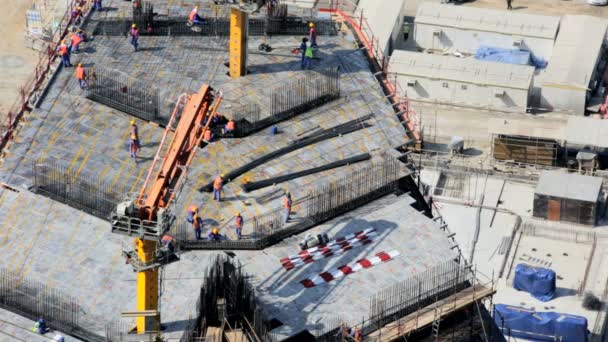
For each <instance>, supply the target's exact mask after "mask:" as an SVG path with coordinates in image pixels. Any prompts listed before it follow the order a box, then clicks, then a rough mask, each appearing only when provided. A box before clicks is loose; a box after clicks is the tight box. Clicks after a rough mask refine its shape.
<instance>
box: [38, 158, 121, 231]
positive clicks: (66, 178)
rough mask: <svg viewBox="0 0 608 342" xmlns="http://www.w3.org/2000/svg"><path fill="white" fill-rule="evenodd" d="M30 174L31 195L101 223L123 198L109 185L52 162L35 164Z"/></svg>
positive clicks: (41, 161)
mask: <svg viewBox="0 0 608 342" xmlns="http://www.w3.org/2000/svg"><path fill="white" fill-rule="evenodd" d="M32 171H33V174H34V186H33V191H34V192H36V193H38V194H41V195H44V196H47V197H49V198H51V199H54V200H56V201H58V202H61V203H65V204H67V205H69V206H71V207H74V208H76V209H79V210H82V211H84V212H86V213H89V214H91V215H93V216H97V217H99V218H101V219H103V220H108V218H109V215H110V213H111V212H112V210H114V209H115V208H116V205H118V203H119V202H120V200H121V199H122V196H120V195H119V194H118V193H116V192H115V190H114V189H113V188H112V186H110V185H109V184H106V183H104V182H102V181H101V180H100V179H99V178H97V177H95V176H88V175H82V174H79V172H78V171H74V170H70V169H69V168H67V167H65V166H62V165H60V164H58V163H56V162H53V161H45V160H37V161H34V163H33V164H32Z"/></svg>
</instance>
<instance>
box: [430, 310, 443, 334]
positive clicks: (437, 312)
mask: <svg viewBox="0 0 608 342" xmlns="http://www.w3.org/2000/svg"><path fill="white" fill-rule="evenodd" d="M434 311H435V312H434V317H433V324H432V325H431V329H432V332H433V341H437V339H438V337H439V323H441V313H442V311H443V306H442V305H440V306H438V307H435V309H434Z"/></svg>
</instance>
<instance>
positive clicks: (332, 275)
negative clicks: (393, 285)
mask: <svg viewBox="0 0 608 342" xmlns="http://www.w3.org/2000/svg"><path fill="white" fill-rule="evenodd" d="M398 256H399V252H398V251H390V252H380V253H378V254H376V256H374V257H371V258H365V259H361V260H358V261H356V262H354V263H352V264H350V265H344V266H340V267H338V268H336V269H335V270H333V271H331V272H323V273H320V274H319V275H318V276H316V277H313V278H308V279H304V280H302V281H300V283H301V284H302V285H304V287H306V288H309V287H313V286H316V285H319V284H323V283H328V282H330V281H332V280H334V279H338V278H342V277H343V276H345V275H348V274H351V273H354V272H357V271H360V270H362V269H365V268H370V267H372V266H374V265H377V264H379V263H382V262H387V261H389V260H392V259H395V258H396V257H398Z"/></svg>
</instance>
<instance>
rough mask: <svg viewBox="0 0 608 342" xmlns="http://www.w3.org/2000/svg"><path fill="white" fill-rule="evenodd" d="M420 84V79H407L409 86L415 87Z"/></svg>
mask: <svg viewBox="0 0 608 342" xmlns="http://www.w3.org/2000/svg"><path fill="white" fill-rule="evenodd" d="M417 84H418V81H416V80H413V81H407V86H408V87H415V86H416V85H417Z"/></svg>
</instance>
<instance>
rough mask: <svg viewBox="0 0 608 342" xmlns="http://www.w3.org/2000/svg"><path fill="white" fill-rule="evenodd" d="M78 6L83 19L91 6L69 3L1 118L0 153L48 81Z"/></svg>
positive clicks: (77, 1)
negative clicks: (13, 100) (31, 102)
mask: <svg viewBox="0 0 608 342" xmlns="http://www.w3.org/2000/svg"><path fill="white" fill-rule="evenodd" d="M78 6H81V7H82V12H83V17H86V15H87V14H88V13H89V11H90V9H91V4H90V3H89V2H88V1H86V0H72V1H71V3H70V4H69V5H68V8H67V11H66V12H65V13H64V15H63V17H62V19H61V21H60V23H59V28H58V29H57V32H56V33H55V34H54V35H53V37H52V38H51V42H50V43H49V44H48V46H47V49H46V51H42V52H41V53H40V57H39V59H38V63H37V64H36V68H35V69H34V72H33V73H32V74H31V75H30V76H29V77H28V78H27V80H26V81H25V84H24V85H23V86H22V87H21V88H20V89H19V95H18V96H17V99H16V100H15V102H14V103H13V105H12V106H11V108H10V109H9V111H8V115H7V116H6V118H1V119H2V120H3V121H4V123H2V126H0V151H2V150H3V149H4V147H5V146H6V144H7V143H8V142H9V141H10V140H11V139H12V138H13V136H14V132H15V129H16V128H17V125H18V124H19V121H20V120H21V118H22V117H23V113H24V112H25V111H27V110H31V108H30V100H31V99H32V98H33V97H34V95H35V94H36V93H37V92H39V91H41V90H43V89H44V87H43V85H44V83H45V81H48V79H49V71H50V69H51V64H52V63H53V62H54V61H55V59H56V57H57V56H58V54H57V47H58V46H59V43H60V42H61V40H62V39H63V38H64V37H65V36H66V35H67V33H68V27H69V26H70V25H72V11H73V10H74V9H75V8H77V7H78Z"/></svg>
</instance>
